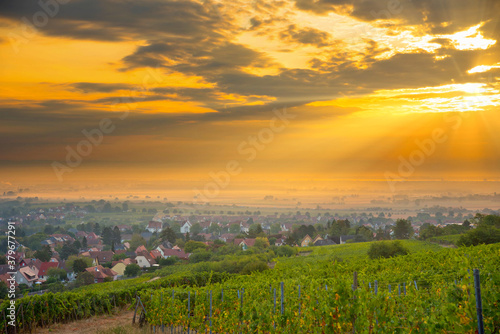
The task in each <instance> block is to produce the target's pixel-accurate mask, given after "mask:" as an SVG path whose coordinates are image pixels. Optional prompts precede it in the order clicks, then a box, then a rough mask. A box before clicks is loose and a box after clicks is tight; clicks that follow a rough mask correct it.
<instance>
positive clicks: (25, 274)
mask: <svg viewBox="0 0 500 334" xmlns="http://www.w3.org/2000/svg"><path fill="white" fill-rule="evenodd" d="M35 282H38V275H37V274H36V273H35V272H34V271H33V269H31V268H30V267H24V268H19V270H18V271H17V272H16V283H17V284H26V285H27V286H29V287H30V288H31V287H32V286H33V284H34V283H35Z"/></svg>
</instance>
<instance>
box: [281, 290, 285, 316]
mask: <svg viewBox="0 0 500 334" xmlns="http://www.w3.org/2000/svg"><path fill="white" fill-rule="evenodd" d="M284 299H285V286H284V283H283V282H281V315H283V313H284V311H285V310H284V307H283V302H284Z"/></svg>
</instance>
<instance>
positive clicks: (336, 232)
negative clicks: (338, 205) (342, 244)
mask: <svg viewBox="0 0 500 334" xmlns="http://www.w3.org/2000/svg"><path fill="white" fill-rule="evenodd" d="M350 228H351V223H350V222H349V220H347V219H339V220H335V219H334V220H332V222H331V223H330V229H329V230H328V234H329V235H331V236H341V235H347V234H349V229H350ZM311 237H312V235H311Z"/></svg>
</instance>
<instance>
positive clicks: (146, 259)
mask: <svg viewBox="0 0 500 334" xmlns="http://www.w3.org/2000/svg"><path fill="white" fill-rule="evenodd" d="M135 260H136V261H137V264H138V265H139V267H141V268H149V267H151V266H152V265H153V264H156V261H155V259H153V258H152V257H151V255H149V254H148V253H141V255H137V257H136V258H135Z"/></svg>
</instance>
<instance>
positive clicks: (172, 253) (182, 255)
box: [162, 248, 191, 260]
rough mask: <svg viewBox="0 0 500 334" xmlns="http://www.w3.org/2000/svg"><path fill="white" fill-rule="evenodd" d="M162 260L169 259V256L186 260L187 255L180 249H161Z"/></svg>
mask: <svg viewBox="0 0 500 334" xmlns="http://www.w3.org/2000/svg"><path fill="white" fill-rule="evenodd" d="M162 254H163V258H164V259H166V258H169V257H171V256H177V257H178V258H179V259H181V260H187V259H189V255H191V254H189V253H185V252H184V251H183V250H182V249H173V248H172V249H167V248H165V249H163V250H162Z"/></svg>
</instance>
